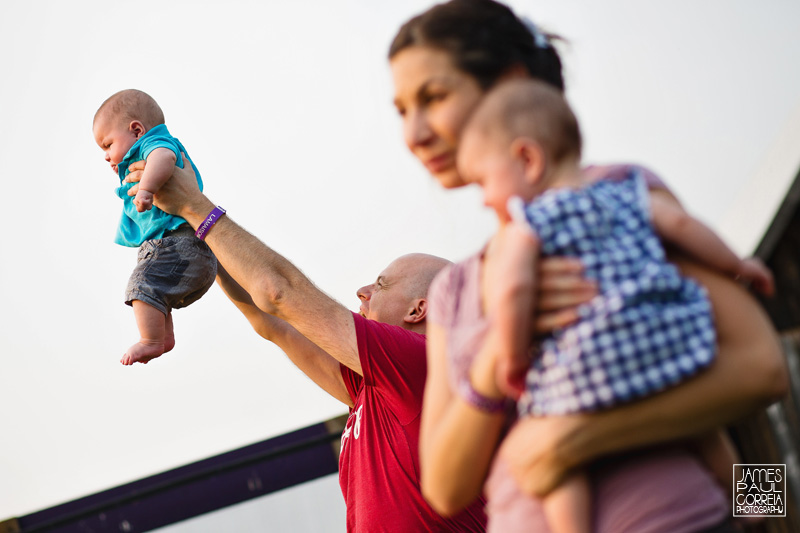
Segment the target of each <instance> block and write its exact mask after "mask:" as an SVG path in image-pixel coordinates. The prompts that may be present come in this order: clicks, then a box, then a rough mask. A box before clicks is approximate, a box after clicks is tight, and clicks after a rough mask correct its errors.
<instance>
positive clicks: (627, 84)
mask: <svg viewBox="0 0 800 533" xmlns="http://www.w3.org/2000/svg"><path fill="white" fill-rule="evenodd" d="M223 4H224V5H223ZM266 4H267V3H264V2H258V1H255V0H253V1H243V0H227V1H226V2H224V3H223V2H211V1H202V2H201V1H196V0H193V1H189V0H183V1H177V0H176V1H171V2H163V1H158V2H156V1H151V0H141V1H139V2H136V3H135V4H131V3H129V2H109V1H107V0H104V1H99V0H97V1H94V0H92V1H89V0H79V1H76V2H68V3H66V2H59V1H45V0H5V1H4V2H3V4H2V8H3V9H2V15H0V50H2V52H0V80H2V81H0V101H2V102H3V103H2V104H1V105H0V124H2V126H3V127H2V129H0V169H2V173H3V175H4V178H3V193H4V198H5V200H4V202H3V207H2V216H1V217H0V219H2V221H3V223H4V225H5V229H4V231H3V252H2V261H0V301H2V307H0V309H1V310H2V320H0V357H1V358H2V374H0V428H2V429H0V434H1V435H2V438H0V519H3V518H6V517H10V516H18V515H23V514H26V513H29V512H32V511H35V510H39V509H41V508H44V507H48V506H51V505H54V504H57V503H62V502H64V501H66V500H69V499H73V498H76V497H79V496H83V495H86V494H89V493H92V492H96V491H98V490H103V489H105V488H109V487H112V486H115V485H118V484H120V483H124V482H128V481H131V480H134V479H138V478H141V477H143V476H146V475H149V474H153V473H156V472H159V471H162V470H165V469H169V468H173V467H175V466H178V465H181V464H185V463H187V462H190V461H194V460H197V459H201V458H204V457H207V456H209V455H212V454H217V453H220V452H224V451H227V450H229V449H232V448H235V447H239V446H242V445H246V444H249V443H252V442H255V441H258V440H261V439H265V438H268V437H271V436H274V435H277V434H281V433H284V432H286V431H290V430H292V429H295V428H298V427H302V426H305V425H308V424H312V423H315V422H318V421H321V420H325V419H327V418H330V417H332V416H335V415H338V414H341V413H342V412H344V408H343V406H341V405H340V404H338V403H337V402H336V401H335V400H332V399H328V398H327V397H326V396H325V395H324V393H322V392H319V391H317V389H316V388H315V386H314V385H312V384H311V383H310V382H309V381H308V380H307V379H305V378H304V377H303V376H302V375H301V374H300V372H299V371H297V370H296V369H294V368H293V367H292V366H291V365H290V364H289V363H288V362H287V361H286V360H285V358H284V356H283V355H282V354H281V353H280V352H279V351H277V350H276V349H275V348H273V347H272V346H271V345H269V344H268V343H266V342H264V341H262V340H261V339H260V338H258V337H257V336H256V335H255V334H254V333H252V331H251V330H250V329H249V326H248V325H247V323H246V321H245V320H244V319H243V318H241V317H240V316H239V315H238V314H237V311H236V310H235V308H234V307H233V306H232V305H231V304H229V303H228V302H227V300H226V299H225V298H224V297H223V296H222V294H221V292H220V291H219V289H217V288H214V289H212V290H211V291H210V293H209V294H208V295H207V296H206V297H204V298H203V299H202V300H200V301H199V302H198V303H196V304H194V305H193V306H192V307H190V308H187V309H185V310H179V311H177V312H176V315H175V327H176V336H177V343H178V344H177V347H176V348H175V350H174V351H173V352H172V353H170V354H167V355H166V356H164V357H162V358H161V359H159V360H156V361H154V362H153V363H151V364H149V365H147V366H142V365H136V366H134V367H130V368H128V367H123V366H122V365H120V363H119V359H120V356H121V354H122V353H123V352H124V350H125V349H126V348H127V347H128V346H129V345H130V344H131V343H132V342H134V341H135V340H136V338H137V333H136V327H135V323H134V320H133V315H132V312H131V310H130V308H128V307H127V306H125V305H124V304H123V303H122V294H123V289H124V287H125V283H126V280H127V278H128V276H129V274H130V271H131V269H132V268H133V265H134V263H135V257H136V252H135V250H134V249H126V248H122V247H120V246H117V245H115V244H113V242H112V238H113V235H114V228H115V225H116V223H117V220H118V217H119V212H120V207H121V205H120V202H119V200H118V199H117V198H116V197H115V195H114V187H115V186H116V182H117V179H116V177H115V176H114V174H113V173H112V172H111V171H110V169H109V168H108V165H107V164H106V163H105V161H103V156H102V153H101V151H100V149H99V148H97V146H96V145H95V144H94V141H93V139H92V135H91V120H92V117H93V114H94V111H95V110H96V108H97V107H98V106H99V104H100V103H101V102H102V101H103V100H104V99H105V98H106V97H108V96H109V95H111V94H112V93H114V92H116V91H117V90H120V89H124V88H129V87H135V88H139V89H142V90H144V91H146V92H148V93H150V94H151V95H152V96H154V97H155V98H156V100H158V101H159V103H160V104H161V106H162V108H163V109H164V111H165V114H166V119H167V125H168V127H169V128H170V130H171V132H172V133H173V134H174V135H175V136H177V137H178V138H180V139H181V141H182V142H183V143H184V145H185V146H186V147H187V148H188V150H189V152H190V154H191V156H192V158H193V160H194V161H195V163H196V164H197V165H198V167H199V168H200V171H201V173H202V175H203V179H204V181H205V184H206V192H207V193H208V195H209V196H210V197H211V198H212V200H214V201H216V202H217V203H219V204H221V205H223V206H224V207H225V208H227V209H228V211H229V214H230V216H231V217H232V218H233V219H235V220H236V221H237V222H239V223H240V224H242V225H243V226H244V227H246V228H247V229H249V230H250V231H251V232H253V233H254V234H256V235H257V236H259V237H260V238H261V239H262V240H264V241H265V242H266V243H267V244H269V245H270V246H272V247H273V248H275V249H276V250H278V251H279V252H281V253H283V254H284V255H286V256H287V257H288V258H289V259H290V260H292V261H294V262H296V264H297V265H298V266H299V267H300V268H302V269H303V270H304V271H305V272H306V273H307V274H308V275H309V276H310V277H311V278H312V279H313V280H314V281H315V282H317V284H318V285H319V286H320V287H321V288H323V289H324V290H326V291H327V292H328V293H329V294H331V295H332V296H333V297H335V298H336V299H338V300H339V301H341V302H342V303H344V304H345V305H347V306H348V307H350V308H351V309H356V307H357V305H356V304H357V300H356V297H355V290H356V289H357V288H358V287H360V286H361V285H364V284H365V283H367V282H370V281H371V280H372V279H373V278H374V277H375V276H376V275H377V273H378V272H379V271H380V270H381V269H382V268H383V267H384V266H385V265H386V264H388V263H389V262H390V261H391V260H392V259H393V258H395V257H397V256H399V255H401V254H403V253H407V252H411V251H422V252H429V253H435V254H438V255H442V256H445V257H447V258H450V259H460V258H462V257H464V256H466V255H467V254H469V253H471V252H472V251H474V250H476V249H477V248H478V247H479V246H480V245H481V244H482V243H483V241H484V240H485V239H486V238H487V237H488V235H489V234H490V233H491V230H492V229H493V221H492V217H491V216H490V214H489V213H487V212H486V211H485V210H484V209H483V208H482V207H481V206H480V200H479V196H478V194H477V192H476V191H472V190H467V191H459V192H450V193H445V192H442V191H440V190H439V189H438V187H437V186H436V185H435V184H434V183H432V181H431V179H430V178H429V177H428V176H427V175H426V174H425V172H424V171H423V170H422V168H421V166H420V165H419V164H418V163H417V162H416V161H415V160H413V159H412V157H411V156H410V155H409V154H408V153H407V151H406V149H405V147H404V145H403V143H402V140H401V135H400V125H399V121H398V119H397V117H396V116H395V114H394V110H393V107H392V106H391V100H392V90H391V85H390V77H389V71H388V67H387V64H386V60H385V54H386V50H387V47H388V44H389V42H390V40H391V38H392V36H393V35H394V32H395V31H396V30H397V28H398V27H399V25H400V23H401V22H402V21H404V20H405V19H407V18H408V17H409V16H411V15H413V14H416V13H417V12H419V11H420V10H422V9H424V8H425V7H427V6H428V5H430V4H431V2H429V1H423V0H414V1H404V2H396V1H389V0H380V1H377V0H372V1H370V0H340V1H336V2H330V1H322V0H314V1H311V0H307V1H302V2H292V3H289V2H281V3H278V2H272V3H270V4H269V5H266ZM511 4H512V5H513V6H514V7H515V8H516V9H517V11H518V12H521V13H524V14H527V15H529V16H530V17H531V18H533V19H534V20H536V21H537V22H539V23H540V24H541V25H542V26H543V27H545V28H546V29H548V30H551V31H555V32H557V33H560V34H562V35H563V36H564V37H566V38H568V39H569V41H570V45H569V46H568V47H567V48H566V49H565V50H564V61H565V65H566V75H567V82H568V85H569V88H568V96H569V98H570V100H571V101H572V103H573V106H574V107H575V108H576V111H577V113H578V115H579V118H580V119H581V121H582V127H583V131H584V135H585V137H586V148H587V150H586V159H587V161H596V162H609V161H634V162H643V163H646V164H647V165H649V166H651V167H652V168H654V169H655V170H656V171H658V172H659V173H661V174H662V175H663V176H664V177H665V178H666V180H667V181H668V182H669V183H670V184H671V185H672V186H673V187H674V188H675V190H676V191H677V192H678V194H679V195H680V196H681V197H682V199H683V200H685V202H686V204H687V205H688V206H689V207H690V208H691V209H692V210H693V211H694V212H695V213H697V214H698V215H700V216H701V217H702V218H704V219H705V220H706V221H708V222H709V223H711V224H712V225H713V226H715V227H716V228H717V229H718V230H719V231H720V232H721V233H723V234H724V235H725V236H726V237H727V238H728V239H730V240H732V241H733V243H734V244H735V245H736V246H737V248H738V249H739V250H742V251H748V250H749V249H752V244H753V243H751V242H749V241H748V242H744V243H743V242H741V239H738V241H737V234H731V233H730V232H729V231H727V230H726V227H730V226H728V225H725V226H723V225H722V222H721V221H723V220H729V219H730V218H731V217H732V216H733V217H734V218H737V219H739V220H747V219H748V217H752V218H753V220H754V222H753V224H754V225H755V226H756V227H762V226H764V225H765V224H766V222H767V221H768V215H769V212H770V209H772V208H774V205H772V204H769V202H767V205H766V207H754V206H751V205H749V203H748V201H744V202H743V201H742V199H741V194H740V191H742V190H744V189H745V188H747V187H749V189H747V190H752V191H753V193H752V195H753V199H754V200H756V199H757V198H755V197H756V196H758V195H760V194H762V193H765V189H767V191H766V192H769V191H772V192H773V194H772V196H770V198H772V200H770V201H772V202H773V204H774V199H775V197H778V198H779V197H780V196H781V195H782V190H783V188H785V187H786V186H788V181H787V179H788V176H786V175H783V174H781V175H779V176H777V178H774V183H772V182H770V183H768V184H765V185H764V187H758V186H756V187H753V184H754V183H756V182H755V181H754V177H755V176H761V174H760V172H761V169H763V168H765V165H768V164H769V163H770V161H767V160H766V159H765V158H767V157H768V154H770V153H773V156H774V147H775V146H776V143H778V141H779V140H780V139H779V135H780V134H781V133H780V132H781V131H797V129H796V128H795V129H794V130H792V128H791V125H792V124H794V123H788V121H790V120H791V119H792V117H794V118H795V120H796V118H797V117H798V113H797V110H798V104H800V99H799V98H798V95H800V70H798V68H797V58H798V57H800V34H798V32H797V21H798V20H800V4H798V3H797V2H790V1H788V0H769V1H762V2H757V3H756V2H750V1H747V0H704V1H700V2H695V1H688V0H679V1H676V0H670V1H667V0H655V1H651V2H640V1H636V0H627V1H624V0H612V1H605V2H592V1H590V0H584V1H578V0H551V1H533V0H531V1H527V2H525V1H521V0H520V1H514V2H511ZM787 124H788V126H787ZM787 127H789V129H788V130H787V129H786V128H787ZM784 140H785V139H784ZM789 144H795V145H800V143H796V142H795V143H789ZM771 150H772V152H771ZM773 156H770V157H773ZM789 159H790V163H789V164H788V167H787V168H789V169H790V170H789V172H791V167H792V165H793V163H791V161H793V160H791V157H790V158H789ZM796 168H797V167H796V166H794V169H796ZM784 174H785V173H784ZM775 191H777V192H775ZM768 196H769V195H768ZM737 198H738V200H737ZM732 205H736V206H737V208H736V209H737V210H739V211H736V212H732V211H731V208H730V206H732ZM765 213H766V214H765ZM765 217H766V218H765Z"/></svg>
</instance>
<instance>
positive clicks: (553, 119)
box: [458, 79, 581, 220]
mask: <svg viewBox="0 0 800 533" xmlns="http://www.w3.org/2000/svg"><path fill="white" fill-rule="evenodd" d="M580 154H581V134H580V129H579V128H578V121H577V119H576V118H575V115H574V113H573V112H572V110H571V109H570V107H569V105H568V104H567V102H566V100H565V99H564V96H563V95H562V94H561V93H560V92H559V91H558V90H556V89H554V88H552V87H550V86H549V85H547V84H545V83H543V82H541V81H536V80H533V79H514V80H510V81H506V82H503V83H501V84H499V85H498V86H497V87H496V88H494V89H492V90H491V91H490V92H489V93H488V94H487V95H486V96H485V97H484V98H483V100H482V101H481V103H480V105H479V106H478V108H477V109H476V110H475V112H474V113H473V114H472V116H471V117H470V119H469V121H468V123H467V125H466V127H465V129H464V133H463V136H462V138H461V145H460V147H459V150H458V170H459V173H460V175H461V176H462V177H463V178H464V180H465V181H467V182H468V183H477V184H479V185H480V186H481V187H482V188H483V191H484V193H483V194H484V203H485V204H486V205H487V206H489V207H492V208H493V209H494V210H495V212H496V213H497V215H498V217H500V219H501V220H508V214H507V213H506V204H507V202H508V199H509V198H510V197H512V196H520V197H522V199H523V200H524V201H526V202H529V201H531V200H532V199H533V198H535V197H536V196H538V195H539V194H541V193H542V192H544V191H545V190H547V189H548V188H549V187H550V186H551V185H554V184H555V181H554V180H555V179H556V178H557V177H559V176H560V175H561V172H562V171H563V170H566V169H569V170H572V169H574V168H577V167H578V165H579V161H580Z"/></svg>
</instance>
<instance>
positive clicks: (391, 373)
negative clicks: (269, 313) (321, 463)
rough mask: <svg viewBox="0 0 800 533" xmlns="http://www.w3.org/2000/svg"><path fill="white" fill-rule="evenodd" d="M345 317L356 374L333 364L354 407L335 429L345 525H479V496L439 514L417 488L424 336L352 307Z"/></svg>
mask: <svg viewBox="0 0 800 533" xmlns="http://www.w3.org/2000/svg"><path fill="white" fill-rule="evenodd" d="M353 319H354V320H355V327H356V336H357V338H358V355H359V358H360V360H361V370H362V372H363V373H364V377H363V378H362V377H361V376H359V375H358V374H357V373H355V372H353V371H352V370H350V369H349V368H347V367H345V366H342V367H341V371H342V377H343V378H344V383H345V385H346V386H347V391H348V392H349V394H350V397H351V398H352V399H353V402H354V405H355V407H353V408H352V409H350V417H349V418H348V420H347V425H346V427H345V429H344V432H343V433H342V452H341V456H340V457H339V484H340V485H341V487H342V493H343V494H344V501H345V504H346V505H347V531H359V532H361V531H368V532H373V531H387V532H389V531H397V532H403V533H406V532H414V531H465V532H478V531H485V529H486V515H485V513H484V510H483V507H484V504H485V501H484V499H483V498H480V499H479V500H476V501H475V502H473V503H472V504H471V505H470V506H469V507H468V508H467V509H465V510H464V511H463V512H461V513H460V514H459V515H457V516H455V517H453V518H450V519H445V518H442V517H441V516H439V515H438V514H436V512H435V511H434V510H433V509H431V507H430V506H429V505H428V504H427V503H426V502H425V500H424V499H423V497H422V493H421V492H420V487H419V448H418V446H419V422H420V412H421V411H422V393H423V389H424V387H425V376H426V374H427V366H426V365H427V361H426V359H425V336H424V335H420V334H418V333H413V332H410V331H407V330H405V329H403V328H400V327H397V326H390V325H387V324H382V323H380V322H375V321H373V320H367V319H365V318H363V317H362V316H361V315H358V314H355V313H353Z"/></svg>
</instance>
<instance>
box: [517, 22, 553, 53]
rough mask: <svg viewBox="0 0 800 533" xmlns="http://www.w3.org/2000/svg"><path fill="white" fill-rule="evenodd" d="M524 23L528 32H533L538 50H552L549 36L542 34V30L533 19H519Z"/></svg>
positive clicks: (534, 42)
mask: <svg viewBox="0 0 800 533" xmlns="http://www.w3.org/2000/svg"><path fill="white" fill-rule="evenodd" d="M519 19H520V20H521V21H522V23H523V24H524V25H525V27H526V28H528V31H529V32H531V35H532V36H533V44H535V45H536V48H542V49H545V48H550V40H549V39H548V38H547V35H545V34H544V33H542V30H540V29H539V26H537V25H536V23H534V22H533V21H532V20H531V19H529V18H528V17H524V16H523V17H520V18H519Z"/></svg>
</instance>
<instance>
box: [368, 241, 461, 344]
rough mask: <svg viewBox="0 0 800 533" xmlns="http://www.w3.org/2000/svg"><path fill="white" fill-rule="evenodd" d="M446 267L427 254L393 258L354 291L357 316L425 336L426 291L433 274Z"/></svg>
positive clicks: (437, 259) (442, 262) (439, 259)
mask: <svg viewBox="0 0 800 533" xmlns="http://www.w3.org/2000/svg"><path fill="white" fill-rule="evenodd" d="M449 264H450V261H448V260H446V259H442V258H441V257H436V256H433V255H427V254H408V255H404V256H402V257H400V258H398V259H395V260H394V261H392V262H391V263H390V264H389V266H387V267H386V268H385V269H383V272H381V273H380V274H379V275H378V279H376V280H375V281H374V282H373V283H371V284H369V285H365V286H363V287H361V288H360V289H358V293H357V294H358V298H359V300H361V309H360V311H361V315H362V316H364V317H366V318H369V319H370V320H377V321H378V322H383V323H384V324H391V325H394V326H400V327H403V328H406V329H409V330H412V331H416V332H418V333H425V322H426V317H427V313H428V305H427V300H426V298H427V295H428V289H429V288H430V286H431V282H432V281H433V278H435V277H436V274H438V273H439V272H441V270H442V269H443V268H444V267H446V266H447V265H449Z"/></svg>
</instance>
